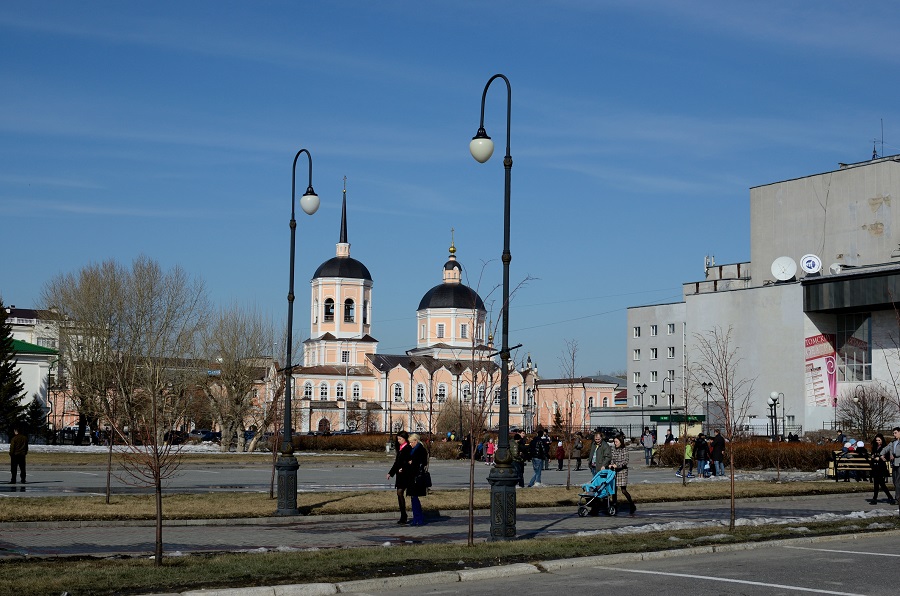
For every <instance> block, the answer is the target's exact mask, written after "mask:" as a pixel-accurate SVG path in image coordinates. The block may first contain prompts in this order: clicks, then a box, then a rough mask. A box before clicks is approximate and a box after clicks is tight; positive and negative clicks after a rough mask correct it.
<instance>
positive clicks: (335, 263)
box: [313, 257, 372, 281]
mask: <svg viewBox="0 0 900 596" xmlns="http://www.w3.org/2000/svg"><path fill="white" fill-rule="evenodd" d="M321 277H345V278H348V279H366V280H368V281H372V274H371V273H369V270H368V269H366V266H365V265H363V264H362V263H360V262H359V261H357V260H356V259H354V258H352V257H332V258H330V259H328V260H327V261H325V262H324V263H322V264H321V265H319V268H318V269H316V273H315V274H314V275H313V278H315V279H318V278H321Z"/></svg>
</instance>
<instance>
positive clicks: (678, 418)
mask: <svg viewBox="0 0 900 596" xmlns="http://www.w3.org/2000/svg"><path fill="white" fill-rule="evenodd" d="M705 421H706V416H705V415H703V414H687V415H685V414H672V416H671V417H670V416H669V415H668V414H654V415H651V416H650V422H687V423H688V424H690V423H692V422H705Z"/></svg>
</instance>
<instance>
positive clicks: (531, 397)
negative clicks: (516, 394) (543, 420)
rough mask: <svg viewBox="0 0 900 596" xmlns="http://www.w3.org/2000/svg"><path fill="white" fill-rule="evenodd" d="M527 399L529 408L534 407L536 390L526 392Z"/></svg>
mask: <svg viewBox="0 0 900 596" xmlns="http://www.w3.org/2000/svg"><path fill="white" fill-rule="evenodd" d="M525 399H526V400H527V401H528V405H529V406H533V405H534V389H526V390H525Z"/></svg>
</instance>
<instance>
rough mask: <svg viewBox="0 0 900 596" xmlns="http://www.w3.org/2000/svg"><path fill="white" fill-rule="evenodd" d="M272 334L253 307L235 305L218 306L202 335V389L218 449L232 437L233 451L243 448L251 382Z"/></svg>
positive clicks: (263, 361)
mask: <svg viewBox="0 0 900 596" xmlns="http://www.w3.org/2000/svg"><path fill="white" fill-rule="evenodd" d="M273 337H274V333H273V330H272V326H271V325H270V324H269V323H267V322H266V321H265V319H264V317H262V316H261V315H260V313H259V311H258V310H257V309H256V308H242V307H240V306H238V305H232V306H231V307H229V308H222V309H220V310H219V311H218V313H216V314H215V315H214V316H213V317H212V321H211V324H210V325H209V326H207V327H206V328H205V330H204V332H203V334H202V338H201V345H202V350H203V353H204V355H205V356H206V359H207V361H208V362H209V363H210V364H209V368H210V374H209V375H208V376H207V378H206V382H205V383H204V384H203V388H204V392H205V394H206V397H207V399H208V400H209V403H210V410H211V411H212V414H213V416H214V417H215V419H216V423H217V424H218V425H219V428H220V429H221V431H222V441H221V450H222V451H228V450H229V449H230V448H231V444H232V442H233V441H234V440H235V438H237V441H236V442H237V451H238V452H242V451H244V443H245V437H244V423H245V421H246V420H247V419H248V417H249V416H250V414H251V411H252V409H253V407H254V395H253V389H254V384H255V382H256V381H257V380H258V379H259V378H260V377H261V376H263V375H264V371H265V367H266V359H265V358H261V357H260V353H261V352H262V351H264V346H271V345H272V343H273Z"/></svg>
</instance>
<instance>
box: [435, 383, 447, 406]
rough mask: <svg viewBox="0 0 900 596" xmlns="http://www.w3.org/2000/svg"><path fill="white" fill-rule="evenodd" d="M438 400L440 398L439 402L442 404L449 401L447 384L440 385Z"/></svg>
mask: <svg viewBox="0 0 900 596" xmlns="http://www.w3.org/2000/svg"><path fill="white" fill-rule="evenodd" d="M437 400H438V403H439V404H442V403H444V402H445V401H447V386H446V385H444V384H443V383H441V384H440V385H438V394H437Z"/></svg>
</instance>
